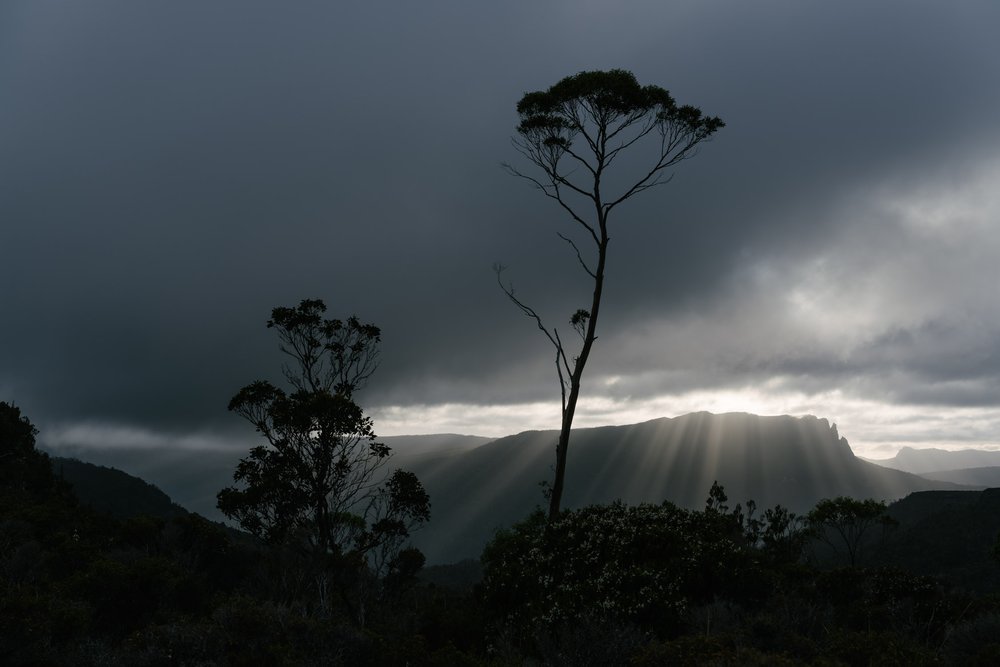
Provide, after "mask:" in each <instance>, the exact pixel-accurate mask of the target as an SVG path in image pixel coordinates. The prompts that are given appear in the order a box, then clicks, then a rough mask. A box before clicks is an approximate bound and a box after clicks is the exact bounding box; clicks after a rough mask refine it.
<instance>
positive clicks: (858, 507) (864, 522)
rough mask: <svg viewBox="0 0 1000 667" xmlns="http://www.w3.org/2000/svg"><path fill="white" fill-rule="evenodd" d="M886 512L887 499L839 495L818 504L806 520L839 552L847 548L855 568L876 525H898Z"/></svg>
mask: <svg viewBox="0 0 1000 667" xmlns="http://www.w3.org/2000/svg"><path fill="white" fill-rule="evenodd" d="M885 512H886V505H885V502H882V501H878V500H871V499H869V500H855V499H854V498H847V497H845V496H839V497H837V498H833V499H832V500H831V499H829V498H825V499H823V500H821V501H819V502H818V503H816V507H814V508H813V509H812V510H811V511H810V512H809V514H808V515H807V517H806V520H807V521H808V523H809V527H810V529H811V530H812V531H813V535H814V536H815V537H816V538H817V539H819V540H820V541H822V542H824V543H825V544H827V545H828V546H829V547H830V548H831V549H833V550H834V551H835V552H840V550H841V548H843V550H844V553H845V554H846V556H847V561H848V563H849V564H850V566H851V567H854V566H855V565H857V563H858V561H859V560H860V557H861V550H862V547H863V545H864V538H865V535H866V534H867V533H868V532H869V530H871V529H872V528H874V527H876V526H881V527H882V528H883V530H884V529H887V528H889V527H891V526H893V525H895V524H896V520H895V519H893V518H892V517H890V516H888V515H887V514H886V513H885Z"/></svg>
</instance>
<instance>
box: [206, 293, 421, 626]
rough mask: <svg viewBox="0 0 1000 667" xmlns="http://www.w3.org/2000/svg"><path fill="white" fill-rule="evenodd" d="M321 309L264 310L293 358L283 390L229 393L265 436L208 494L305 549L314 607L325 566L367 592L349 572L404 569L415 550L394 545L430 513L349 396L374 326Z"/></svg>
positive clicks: (262, 385) (364, 366)
mask: <svg viewBox="0 0 1000 667" xmlns="http://www.w3.org/2000/svg"><path fill="white" fill-rule="evenodd" d="M325 311H326V306H325V305H324V303H323V302H322V301H320V300H304V301H302V302H301V303H300V304H299V306H298V307H296V308H275V309H274V310H273V311H272V313H271V319H270V320H269V321H268V323H267V326H268V327H269V328H273V329H275V330H276V331H277V333H278V337H279V339H280V340H281V350H282V351H283V352H284V353H285V354H287V355H288V356H289V357H290V359H291V363H290V364H287V365H285V367H284V375H285V378H286V379H287V380H288V383H289V384H290V385H291V387H292V391H291V392H286V391H285V390H284V389H281V388H279V387H276V386H274V385H273V384H271V383H270V382H267V381H263V380H258V381H257V382H254V383H252V384H250V385H247V386H246V387H244V388H243V389H241V390H240V392H239V393H238V394H236V396H234V397H233V399H232V401H230V403H229V409H230V410H231V411H233V412H235V413H236V414H238V415H240V416H241V417H243V418H244V419H246V420H247V421H248V422H250V423H251V424H253V426H254V428H256V430H257V432H258V433H260V434H261V435H262V436H263V437H264V440H265V441H266V444H264V445H261V446H258V447H255V448H254V449H252V450H251V451H250V455H249V456H248V457H247V458H245V459H243V460H242V461H240V463H239V465H238V466H237V468H236V472H235V473H234V475H233V479H234V480H235V481H236V482H237V486H234V487H230V488H226V489H223V490H222V491H220V492H219V494H218V501H219V502H218V505H219V509H220V510H222V512H223V513H224V514H225V515H226V516H228V517H229V518H231V519H234V520H236V521H237V522H238V523H239V524H240V526H241V527H242V528H243V529H244V530H247V531H248V532H250V533H253V534H254V535H256V536H257V537H259V538H261V539H262V540H264V541H266V542H268V543H270V544H276V545H284V546H291V547H293V548H297V549H299V550H300V551H303V552H305V553H308V554H310V555H311V559H312V562H313V566H314V567H315V568H316V570H317V573H318V576H317V585H318V587H319V599H320V606H321V608H323V609H325V608H326V607H327V606H328V598H327V596H328V591H327V586H328V584H329V581H330V579H329V577H328V576H327V574H329V573H330V572H331V571H333V572H335V573H336V574H337V575H338V581H339V582H340V589H341V594H342V595H343V594H344V590H346V589H348V588H349V589H352V590H354V591H357V590H362V589H365V590H367V589H368V587H366V586H362V585H360V583H359V582H360V581H362V580H367V579H369V578H370V577H371V576H376V577H380V576H384V575H385V574H387V573H390V572H391V573H394V574H398V573H399V572H400V571H405V572H412V571H413V569H414V563H417V562H419V563H422V557H421V558H416V557H415V555H414V553H413V552H412V551H411V550H403V549H402V547H403V545H404V544H405V542H406V540H407V538H408V536H409V534H410V531H411V530H413V529H414V528H416V527H418V526H419V525H421V524H423V523H424V522H425V521H427V520H428V519H429V517H430V502H429V498H428V496H427V493H426V492H425V491H424V489H423V486H422V485H421V484H420V481H419V480H418V479H417V478H416V476H415V475H414V474H413V473H410V472H406V471H403V470H396V471H394V472H392V473H391V474H388V470H387V464H388V462H389V457H390V453H391V452H390V449H389V447H387V446H386V445H384V444H382V443H380V442H378V441H377V440H376V436H375V433H374V430H373V426H372V421H371V419H370V418H369V417H367V416H365V414H364V411H363V410H362V409H361V407H360V406H358V404H357V403H355V402H354V398H353V396H354V392H355V391H356V390H357V389H359V388H360V387H361V386H362V385H363V384H364V382H365V381H366V380H367V379H368V377H369V376H370V375H371V374H372V372H373V371H374V370H375V368H376V366H377V360H378V345H379V343H380V340H381V332H380V331H379V329H378V327H376V326H374V325H372V324H364V323H362V322H361V321H360V320H358V319H357V318H356V317H352V318H350V319H348V320H330V319H325V318H324V317H323V313H324V312H325ZM417 567H419V565H418V566H417ZM355 611H358V610H355ZM358 617H359V620H360V621H361V622H362V623H363V612H359V616H358Z"/></svg>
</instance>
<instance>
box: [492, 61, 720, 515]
mask: <svg viewBox="0 0 1000 667" xmlns="http://www.w3.org/2000/svg"><path fill="white" fill-rule="evenodd" d="M517 113H518V115H519V116H520V124H519V125H518V127H517V132H518V137H517V138H515V139H514V145H515V147H516V148H517V150H518V151H519V152H520V153H521V155H522V156H523V157H524V158H525V159H527V160H528V162H530V163H531V164H532V165H533V166H534V167H536V168H537V171H533V172H532V173H527V172H523V171H521V170H519V169H517V168H516V167H514V166H511V165H505V166H506V167H507V169H508V170H509V171H510V172H511V173H513V174H515V175H517V176H520V177H522V178H524V179H526V180H528V181H529V182H531V183H532V184H533V185H535V186H536V187H537V188H538V189H539V190H540V191H541V192H542V193H543V194H544V195H545V196H546V197H549V198H550V199H552V200H554V201H555V202H556V203H557V204H558V205H559V206H560V207H561V208H562V210H563V211H564V212H565V213H566V215H567V216H568V218H569V221H570V222H571V223H572V224H573V225H575V226H576V228H577V229H578V230H579V231H581V232H582V236H583V238H584V240H585V243H586V245H585V246H584V248H581V247H580V246H578V245H577V243H576V242H575V241H574V240H573V239H572V238H571V237H570V236H567V235H564V234H561V233H560V234H559V237H560V238H562V239H563V240H564V241H566V243H568V244H569V245H570V247H571V248H572V250H573V251H574V252H575V253H576V258H577V260H578V262H579V264H580V267H581V268H582V269H583V271H584V273H586V275H587V277H588V280H589V281H590V283H591V285H592V287H593V296H592V297H591V301H590V304H589V307H588V308H579V309H577V310H576V311H575V312H574V313H573V315H572V317H571V318H570V325H571V326H572V327H573V330H574V331H576V333H577V334H578V335H579V336H580V338H581V340H582V344H581V347H580V349H579V352H578V353H577V354H575V355H573V356H572V358H571V356H570V354H571V353H567V351H566V347H565V344H564V341H563V339H562V338H561V337H560V335H559V332H558V330H557V329H555V328H554V327H549V326H547V325H545V324H544V323H543V321H542V318H541V317H540V316H539V315H538V314H537V313H536V312H535V310H534V309H532V308H531V307H530V306H528V305H527V304H525V303H524V302H523V301H521V300H520V299H519V298H518V297H516V296H515V294H514V289H513V287H512V286H511V285H509V284H508V285H505V284H504V283H503V280H502V277H501V273H502V271H503V267H502V266H499V265H498V266H497V267H496V272H497V281H498V282H499V283H500V287H501V289H503V291H504V293H505V294H506V295H507V297H508V298H509V299H510V300H511V301H512V302H514V304H515V305H517V307H518V308H520V309H521V312H523V313H524V314H525V315H527V316H528V317H530V318H532V319H534V320H535V323H536V324H537V325H538V328H539V329H541V330H542V332H543V333H544V334H545V335H546V337H548V339H549V341H550V342H551V343H552V345H553V346H554V347H555V352H556V359H555V363H556V370H557V372H558V375H559V383H560V390H561V395H562V426H561V429H560V433H559V442H558V445H557V446H556V467H555V479H554V481H553V483H552V486H551V487H550V489H549V520H550V521H551V520H553V519H554V518H555V517H556V516H557V515H558V513H559V508H560V502H561V499H562V493H563V484H564V479H565V475H566V454H567V451H568V449H569V436H570V430H571V429H572V426H573V417H574V415H575V413H576V404H577V400H578V399H579V397H580V387H581V382H582V379H583V370H584V367H585V366H586V365H587V360H588V359H589V358H590V352H591V348H592V347H593V345H594V341H595V340H596V339H597V321H598V316H599V315H600V310H601V297H602V295H603V291H604V277H605V276H604V271H605V265H606V261H607V254H608V243H609V241H610V238H611V237H610V236H609V227H608V223H609V218H610V216H611V212H612V211H613V210H615V209H617V207H618V206H619V204H622V203H624V202H625V201H627V200H628V199H631V198H632V197H633V196H635V195H637V194H639V193H640V192H643V191H645V190H648V189H650V188H652V187H655V186H657V185H660V184H663V183H666V182H667V181H668V180H670V178H669V174H670V172H669V169H670V168H671V167H673V166H674V165H676V164H677V163H679V162H681V161H682V160H685V159H687V158H689V157H691V156H693V155H694V153H695V149H696V148H697V146H698V144H700V143H701V142H703V141H706V140H708V138H709V137H711V136H712V134H714V133H715V132H716V131H717V130H718V129H719V128H721V127H723V125H724V123H723V122H722V121H721V120H720V119H718V118H716V117H710V116H704V115H702V113H701V111H700V110H698V109H696V108H695V107H692V106H678V105H677V103H676V102H675V101H674V99H673V98H672V97H671V96H670V93H668V92H667V91H666V90H664V89H663V88H660V87H658V86H640V85H639V83H638V81H636V78H635V76H634V75H633V74H632V73H631V72H627V71H624V70H611V71H608V72H580V73H579V74H575V75H573V76H569V77H566V78H565V79H563V80H561V81H560V82H559V83H557V84H555V85H554V86H552V87H551V88H549V89H548V90H540V91H536V92H532V93H527V94H525V95H524V97H522V98H521V101H520V102H518V104H517ZM641 142H645V143H654V144H656V143H658V150H655V151H654V153H653V157H652V158H651V159H650V161H648V162H646V163H645V164H643V165H642V166H641V167H639V171H638V172H636V173H635V174H634V176H632V177H626V178H625V179H624V180H623V181H622V179H618V181H619V182H624V183H625V184H624V185H623V186H619V187H617V188H612V189H609V187H608V185H607V181H608V175H609V170H610V168H611V166H612V164H613V163H614V162H615V161H616V160H617V161H619V162H620V163H624V162H625V161H626V158H625V157H622V156H623V154H624V153H626V152H627V151H629V150H630V149H631V148H633V147H634V146H636V145H637V144H640V143H641ZM624 166H625V165H624V164H619V165H618V168H617V169H618V170H620V169H621V168H622V167H624Z"/></svg>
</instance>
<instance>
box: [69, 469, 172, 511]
mask: <svg viewBox="0 0 1000 667" xmlns="http://www.w3.org/2000/svg"><path fill="white" fill-rule="evenodd" d="M51 460H52V469H53V471H54V472H55V474H56V476H57V477H61V478H63V479H64V480H66V481H67V482H69V484H70V486H71V487H72V489H73V494H74V495H75V496H76V497H77V499H78V500H79V501H80V502H81V503H82V504H84V505H88V506H89V507H91V508H93V509H95V510H97V511H99V512H104V513H106V514H110V515H112V516H114V517H117V518H120V519H124V518H128V517H133V516H138V515H140V514H147V515H150V516H155V517H162V518H170V517H175V516H181V515H184V514H187V510H185V509H184V508H183V507H181V506H179V505H177V504H175V503H174V502H173V501H171V500H170V497H169V496H168V495H167V494H165V493H164V492H163V491H160V490H159V489H158V488H156V487H155V486H153V485H152V484H150V483H148V482H146V481H143V480H141V479H139V478H138V477H133V476H132V475H129V474H127V473H124V472H122V471H121V470H116V469H115V468H106V467H104V466H99V465H94V464H93V463H85V462H83V461H79V460H77V459H67V458H60V457H51Z"/></svg>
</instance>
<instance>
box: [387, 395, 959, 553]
mask: <svg viewBox="0 0 1000 667" xmlns="http://www.w3.org/2000/svg"><path fill="white" fill-rule="evenodd" d="M556 439H557V433H556V432H555V431H528V432H525V433H520V434H518V435H513V436H508V437H505V438H499V439H497V440H494V441H492V442H489V443H487V444H485V445H482V446H479V447H476V448H475V449H471V450H468V451H456V452H448V453H441V454H436V455H413V456H408V455H406V454H405V453H404V452H399V453H398V454H397V457H396V458H395V459H394V464H395V465H398V466H399V467H402V468H406V469H408V470H412V471H413V472H415V473H416V474H417V476H418V477H419V478H420V479H421V481H422V482H423V484H424V486H425V487H426V489H427V491H428V493H429V494H430V496H431V502H432V519H431V522H430V524H429V525H428V526H427V527H426V528H424V529H423V530H421V531H420V532H419V533H417V534H416V536H415V539H414V541H415V542H416V544H417V545H418V546H419V547H420V548H421V549H422V550H423V551H424V553H425V554H426V555H427V558H428V562H430V563H442V562H452V561H456V560H460V559H463V558H476V557H478V555H479V552H480V550H481V549H482V546H483V545H484V544H485V543H486V542H487V541H488V540H489V539H490V537H491V536H492V535H493V533H494V532H495V530H496V529H497V528H498V527H501V526H506V525H509V524H511V523H512V522H514V521H517V520H519V519H521V518H523V517H524V516H526V515H527V514H528V513H529V512H530V511H531V510H532V509H533V508H534V507H535V506H536V505H541V504H543V498H542V493H541V488H540V487H539V482H540V481H542V480H549V479H551V466H552V465H553V462H554V459H555V455H554V450H555V443H556ZM715 480H718V481H719V482H720V483H721V484H723V485H724V486H725V488H726V492H727V494H728V495H729V498H730V502H731V504H735V503H736V502H743V501H744V500H746V499H753V500H754V501H756V503H757V505H758V507H761V508H763V507H769V506H772V505H775V504H779V503H780V504H782V505H784V506H786V507H789V508H790V509H792V510H793V511H796V512H800V513H801V512H805V511H808V510H809V509H810V508H812V506H813V505H815V503H816V502H817V501H818V500H820V499H822V498H828V497H834V496H839V495H846V496H853V497H857V498H876V499H880V500H894V499H896V498H901V497H903V496H905V495H907V494H909V493H912V492H914V491H921V490H929V489H957V488H962V487H960V486H959V485H956V484H951V483H948V482H941V481H934V480H928V479H924V478H922V477H918V476H916V475H912V474H908V473H905V472H901V471H898V470H890V469H888V468H883V467H880V466H877V465H873V464H870V463H867V462H865V461H862V460H861V459H858V458H857V457H855V456H854V454H853V452H852V451H851V448H850V446H849V445H848V443H847V440H845V439H844V438H841V437H840V436H839V434H838V433H837V429H836V427H835V426H831V425H830V423H829V422H827V421H826V420H825V419H818V418H816V417H811V416H810V417H801V418H794V417H788V416H783V417H759V416H756V415H749V414H744V413H731V414H723V415H714V414H710V413H707V412H700V413H695V414H690V415H685V416H682V417H677V418H673V419H666V418H665V419H655V420H652V421H649V422H645V423H642V424H634V425H630V426H605V427H600V428H589V429H578V430H575V431H574V433H573V438H572V440H571V441H570V451H569V459H568V465H567V479H566V494H565V496H564V499H563V500H564V506H566V507H581V506H584V505H588V504H593V503H607V502H611V501H614V500H618V499H620V500H623V501H625V502H628V503H639V502H654V503H659V502H662V501H663V500H670V501H671V502H674V503H676V504H678V505H680V506H683V507H689V508H694V507H701V506H703V505H704V502H705V498H706V496H707V495H708V490H709V488H710V487H711V485H712V482H713V481H715Z"/></svg>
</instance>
